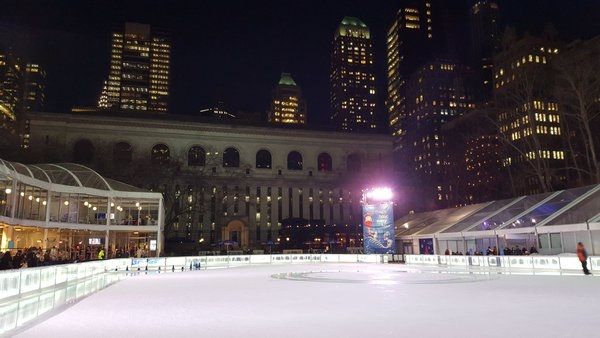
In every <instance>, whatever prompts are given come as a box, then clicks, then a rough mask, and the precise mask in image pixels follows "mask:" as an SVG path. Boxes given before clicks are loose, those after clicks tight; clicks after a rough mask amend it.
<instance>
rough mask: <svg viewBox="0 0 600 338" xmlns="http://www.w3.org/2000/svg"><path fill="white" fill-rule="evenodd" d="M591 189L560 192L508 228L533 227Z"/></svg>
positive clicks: (588, 187)
mask: <svg viewBox="0 0 600 338" xmlns="http://www.w3.org/2000/svg"><path fill="white" fill-rule="evenodd" d="M592 188H594V186H587V187H581V188H576V189H569V190H565V191H562V192H561V193H560V194H558V195H556V196H554V197H552V198H551V199H550V200H548V201H546V202H545V203H544V204H542V205H540V206H538V207H536V208H535V209H533V210H531V211H530V212H529V213H527V214H526V215H523V216H522V217H519V219H518V220H516V221H515V222H514V224H511V225H509V228H526V227H532V226H535V225H536V224H538V223H540V222H541V221H543V220H545V219H546V218H548V217H550V215H552V214H554V213H556V212H557V211H559V210H560V209H562V208H563V207H565V206H567V205H568V204H569V203H571V202H573V201H574V200H575V199H577V198H578V197H579V196H581V195H583V194H585V193H586V192H588V191H590V190H591V189H592Z"/></svg>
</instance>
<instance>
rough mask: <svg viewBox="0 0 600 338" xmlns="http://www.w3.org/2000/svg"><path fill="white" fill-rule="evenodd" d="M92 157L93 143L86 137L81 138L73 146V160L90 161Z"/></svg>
mask: <svg viewBox="0 0 600 338" xmlns="http://www.w3.org/2000/svg"><path fill="white" fill-rule="evenodd" d="M93 159H94V145H93V144H92V141H90V140H88V139H85V138H84V139H81V140H79V141H77V142H76V143H75V145H74V146H73V162H76V163H90V162H92V160H93Z"/></svg>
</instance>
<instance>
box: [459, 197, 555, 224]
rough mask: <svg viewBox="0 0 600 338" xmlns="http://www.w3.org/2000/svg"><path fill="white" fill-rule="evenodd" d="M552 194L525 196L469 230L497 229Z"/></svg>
mask: <svg viewBox="0 0 600 338" xmlns="http://www.w3.org/2000/svg"><path fill="white" fill-rule="evenodd" d="M552 194H553V193H551V192H550V193H545V194H538V195H531V196H525V197H524V198H522V199H520V200H518V201H517V202H515V203H514V204H512V205H511V206H509V207H508V208H506V209H504V210H502V211H500V212H499V213H497V214H496V215H494V216H492V217H491V218H489V219H486V220H484V221H482V222H481V223H478V224H477V225H476V226H475V227H474V228H473V229H471V230H469V231H485V230H494V229H497V228H498V227H500V226H502V225H503V224H504V223H505V222H508V221H509V220H511V219H512V218H514V217H515V216H517V215H519V214H520V213H522V212H524V211H526V210H527V209H529V208H531V207H533V206H534V205H536V204H538V203H540V202H541V201H543V200H544V199H546V198H548V197H549V196H550V195H552ZM515 224H516V223H515Z"/></svg>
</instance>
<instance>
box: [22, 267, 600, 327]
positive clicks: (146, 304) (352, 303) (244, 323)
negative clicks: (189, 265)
mask: <svg viewBox="0 0 600 338" xmlns="http://www.w3.org/2000/svg"><path fill="white" fill-rule="evenodd" d="M407 270H409V271H408V272H407ZM311 271H312V272H314V273H308V274H301V275H293V276H287V275H285V273H289V272H311ZM440 271H441V272H447V271H448V270H445V269H444V268H440V269H435V268H434V269H427V270H423V271H419V270H415V268H411V267H406V266H402V265H366V264H318V265H317V264H311V265H308V264H305V265H291V266H290V265H288V266H283V265H282V266H272V265H271V266H252V267H242V268H232V269H219V270H208V271H193V272H184V273H170V274H160V275H158V274H151V275H142V276H135V277H132V278H129V279H127V280H124V281H121V282H118V283H116V284H114V285H112V286H110V287H108V288H106V289H104V290H101V291H99V292H98V293H96V294H93V295H91V296H90V297H87V298H85V299H83V300H82V301H80V302H78V303H76V304H75V305H73V306H71V307H69V308H67V309H66V310H64V311H62V312H58V313H57V314H56V315H54V316H53V317H50V318H48V319H47V320H45V321H43V322H41V323H38V324H37V325H35V326H33V327H30V328H28V329H26V330H25V331H21V332H20V334H19V335H18V336H19V337H36V338H40V337H86V338H87V337H128V338H131V337H244V338H246V337H284V338H292V337H340V338H341V337H417V338H421V337H444V338H448V337H461V338H465V337H503V338H516V337H528V338H534V337H570V336H572V337H600V320H599V319H600V278H596V277H587V276H519V275H496V274H492V275H468V274H448V273H440ZM274 274H284V277H282V278H287V277H290V278H293V279H281V278H273V277H272V275H274ZM286 276H287V277H286Z"/></svg>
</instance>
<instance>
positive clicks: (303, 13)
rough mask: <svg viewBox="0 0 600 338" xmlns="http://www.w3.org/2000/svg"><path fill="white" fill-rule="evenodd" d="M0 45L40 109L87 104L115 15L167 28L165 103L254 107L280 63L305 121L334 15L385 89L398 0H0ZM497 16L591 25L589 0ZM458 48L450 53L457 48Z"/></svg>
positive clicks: (321, 80)
mask: <svg viewBox="0 0 600 338" xmlns="http://www.w3.org/2000/svg"><path fill="white" fill-rule="evenodd" d="M467 1H468V0H446V6H451V8H448V9H447V13H448V15H447V16H448V18H449V22H450V24H452V25H454V26H455V27H456V32H455V33H453V40H455V41H453V42H452V46H454V48H455V49H456V50H459V51H460V50H464V48H463V47H464V46H467V43H468V42H467V39H468V32H467V31H466V30H467V28H468V26H467V24H466V18H467V16H466V12H467V6H466V3H467ZM3 3H4V5H3V6H2V7H3V8H2V11H1V13H0V42H1V45H0V47H2V48H6V47H7V46H8V45H12V46H13V48H14V49H15V50H16V51H17V52H18V53H19V54H21V55H22V56H24V58H25V59H28V60H31V61H32V62H37V63H40V64H41V65H42V66H43V67H44V68H45V69H46V70H47V73H48V85H47V92H46V93H47V104H46V110H48V111H57V112H61V111H68V110H70V108H71V107H72V106H74V105H88V106H89V105H94V104H95V103H96V101H97V99H98V96H99V93H100V90H101V87H102V83H103V81H104V80H105V79H106V76H107V72H108V63H109V58H110V34H111V31H112V27H114V25H116V24H119V23H123V22H125V21H133V22H140V23H148V24H151V25H156V26H160V27H162V28H165V29H168V30H169V31H170V32H171V35H172V39H173V46H172V60H171V98H170V111H171V113H177V114H195V113H197V112H198V111H199V109H200V108H202V107H206V106H207V105H210V104H212V103H213V102H214V101H215V100H216V99H218V98H222V99H224V101H225V102H226V105H227V106H228V107H229V108H230V109H231V110H232V111H237V110H245V111H250V112H261V113H264V111H265V110H266V108H267V106H268V101H269V97H270V92H271V90H272V89H273V87H274V85H275V84H276V82H277V81H278V79H279V75H280V73H281V72H282V71H286V72H291V73H292V76H293V77H294V79H295V80H296V82H297V83H298V84H299V85H300V86H301V88H302V90H303V92H304V95H305V97H306V99H307V101H308V109H309V123H312V124H319V123H324V122H325V121H327V120H328V114H329V108H328V107H329V103H328V102H329V84H328V81H329V57H330V50H331V41H332V38H333V32H334V31H335V29H336V27H337V25H338V24H339V22H340V21H341V19H342V18H343V17H344V16H345V15H347V16H356V17H359V18H360V19H362V20H363V22H365V23H366V24H367V25H368V26H369V27H370V28H371V33H372V36H373V38H374V44H375V55H376V60H377V73H376V75H377V82H378V88H379V103H380V104H379V107H378V111H379V113H380V115H381V116H382V118H383V114H384V107H383V100H384V98H385V92H384V88H385V71H384V70H385V59H384V54H385V33H386V30H387V27H388V26H389V25H390V23H391V21H392V18H393V13H394V12H395V10H396V9H397V8H398V7H399V6H400V4H401V3H402V1H391V0H369V1H365V0H352V1H341V0H321V1H308V0H303V1H284V0H273V1H258V0H253V1H234V0H229V1H217V0H214V1H150V0H146V1H126V2H125V1H84V0H81V1H42V0H40V1H26V0H20V1H19V0H17V1H4V2H3ZM499 6H500V8H501V21H502V22H501V24H503V25H504V24H510V25H515V26H516V27H517V29H518V30H519V31H520V32H522V31H525V30H527V31H530V32H532V33H534V34H535V33H539V32H540V31H541V30H542V29H543V27H544V26H545V25H546V24H547V23H548V22H552V24H553V25H554V27H555V29H556V30H557V31H558V33H559V35H560V36H561V37H562V38H563V39H565V40H571V39H574V38H589V37H592V36H595V35H598V34H600V14H599V13H600V1H599V0H568V1H567V0H563V1H558V0H545V1H541V0H504V1H502V0H499ZM459 56H460V55H459Z"/></svg>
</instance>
